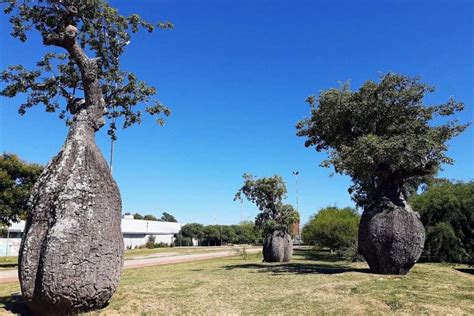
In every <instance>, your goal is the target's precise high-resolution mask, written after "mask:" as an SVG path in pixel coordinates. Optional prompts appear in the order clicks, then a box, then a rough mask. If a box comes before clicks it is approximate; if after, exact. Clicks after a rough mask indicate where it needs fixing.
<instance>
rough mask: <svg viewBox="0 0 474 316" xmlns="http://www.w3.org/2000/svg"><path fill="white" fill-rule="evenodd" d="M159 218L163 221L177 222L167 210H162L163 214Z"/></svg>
mask: <svg viewBox="0 0 474 316" xmlns="http://www.w3.org/2000/svg"><path fill="white" fill-rule="evenodd" d="M160 220H161V221H163V222H174V223H177V222H178V221H177V220H176V218H175V217H174V216H173V215H171V214H169V213H167V212H163V215H162V216H161V218H160Z"/></svg>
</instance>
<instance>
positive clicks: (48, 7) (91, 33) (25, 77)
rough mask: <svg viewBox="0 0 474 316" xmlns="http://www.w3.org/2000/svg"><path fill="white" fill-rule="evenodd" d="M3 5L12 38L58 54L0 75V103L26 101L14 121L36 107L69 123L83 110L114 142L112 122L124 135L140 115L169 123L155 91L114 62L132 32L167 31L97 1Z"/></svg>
mask: <svg viewBox="0 0 474 316" xmlns="http://www.w3.org/2000/svg"><path fill="white" fill-rule="evenodd" d="M3 5H4V12H5V13H6V14H7V15H9V17H10V20H9V21H10V23H11V25H12V32H11V35H12V36H13V37H14V38H17V39H19V40H20V41H22V42H25V41H27V39H28V34H29V32H30V31H33V30H34V31H36V32H38V33H39V34H40V36H41V37H42V40H43V44H44V45H46V46H55V47H59V48H62V49H65V52H64V51H57V50H52V51H51V52H48V53H46V54H45V55H44V56H43V57H42V58H40V59H39V60H38V62H37V63H36V68H35V69H27V68H26V67H24V66H23V65H12V66H9V67H8V68H7V69H6V70H4V71H2V72H1V73H0V80H1V81H3V82H4V83H5V84H6V86H5V88H3V89H2V90H0V95H2V96H5V97H14V96H16V95H18V94H22V93H25V94H26V95H27V98H26V101H25V102H24V103H23V104H21V105H20V107H19V109H18V112H19V113H20V114H21V115H23V114H25V113H26V111H27V110H28V109H29V108H32V107H34V106H37V105H40V104H42V105H44V107H45V110H46V112H57V113H58V114H59V117H60V118H61V119H65V120H66V122H67V123H70V122H71V121H72V118H73V117H71V115H72V116H74V115H75V114H76V113H77V112H78V111H79V109H81V108H90V109H89V111H90V112H91V111H92V112H94V113H95V112H97V113H96V116H99V117H100V119H101V120H103V118H107V119H109V131H108V133H109V135H110V136H111V137H112V138H114V139H115V137H116V135H115V131H116V129H117V122H116V119H118V118H122V119H123V124H122V127H123V128H127V127H129V126H131V125H133V124H136V123H140V122H141V117H142V112H143V111H144V112H146V113H148V114H150V115H152V116H156V117H158V118H157V121H158V123H159V124H161V125H162V124H163V123H164V121H163V118H162V117H161V116H159V114H164V115H166V116H168V115H169V114H170V110H169V109H168V108H167V107H165V106H164V105H163V104H162V103H161V102H159V101H158V100H156V99H154V98H153V96H154V95H155V93H156V89H155V88H154V87H152V86H149V85H148V84H147V83H145V82H144V81H141V80H139V79H138V78H137V76H136V75H135V74H134V73H132V72H129V71H125V70H123V69H122V68H121V67H120V56H121V55H122V54H123V52H124V51H125V48H126V47H127V45H129V44H130V42H131V35H132V34H133V33H136V32H138V31H139V29H145V30H146V31H148V32H153V31H154V30H155V29H156V28H157V27H158V28H162V29H169V28H172V27H173V25H172V24H171V23H169V22H159V23H150V22H147V21H145V20H143V19H142V18H141V17H140V16H139V15H138V14H132V15H130V16H123V15H121V14H119V12H118V10H117V9H115V8H112V7H111V6H109V4H108V3H107V2H106V1H104V0H90V1H83V0H48V1H44V0H43V1H42V0H40V1H18V0H7V1H4V3H3ZM86 54H90V55H91V56H92V58H89V57H88V56H87V55H86ZM97 103H100V104H97ZM140 104H144V108H143V109H142V108H140V107H139V105H140ZM101 107H102V108H101ZM101 125H103V123H100V124H99V126H98V127H99V128H100V126H101Z"/></svg>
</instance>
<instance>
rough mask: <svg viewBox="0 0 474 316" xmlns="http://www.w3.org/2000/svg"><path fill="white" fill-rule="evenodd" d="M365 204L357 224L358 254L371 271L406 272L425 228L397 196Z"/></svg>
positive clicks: (415, 257) (416, 256)
mask: <svg viewBox="0 0 474 316" xmlns="http://www.w3.org/2000/svg"><path fill="white" fill-rule="evenodd" d="M393 196H396V197H397V198H395V203H394V202H393V201H392V199H390V198H387V197H380V198H378V199H375V200H374V201H373V202H372V203H371V204H369V205H368V206H366V207H365V209H364V212H363V213H362V217H361V219H360V226H359V253H360V254H361V255H362V256H363V257H364V259H365V260H366V261H367V263H368V265H369V267H370V269H371V270H372V271H373V272H374V273H380V274H406V273H407V272H408V271H409V270H410V269H411V268H412V267H413V266H414V265H415V263H416V261H417V260H418V259H419V258H420V255H421V253H422V251H423V247H424V242H425V229H424V227H423V224H422V223H421V221H420V220H419V214H418V213H416V212H414V211H413V210H412V208H411V207H410V205H408V203H406V202H405V200H404V199H403V197H401V195H393V194H392V197H393Z"/></svg>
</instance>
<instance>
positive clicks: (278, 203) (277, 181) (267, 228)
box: [234, 174, 299, 262]
mask: <svg viewBox="0 0 474 316" xmlns="http://www.w3.org/2000/svg"><path fill="white" fill-rule="evenodd" d="M243 178H244V185H243V186H242V188H240V190H239V191H237V194H236V195H235V198H234V200H237V199H242V195H244V196H245V197H246V198H247V199H248V200H249V201H251V202H253V203H255V204H256V205H257V207H258V208H259V210H260V212H259V213H258V215H257V217H256V219H255V225H256V226H257V227H258V228H259V229H262V231H263V232H264V234H265V241H264V247H263V255H264V260H265V261H267V262H271V261H289V260H290V258H291V255H292V251H293V250H292V249H293V241H292V239H291V236H290V234H289V231H290V226H291V225H292V224H293V223H295V222H296V221H297V220H298V219H299V215H298V213H297V212H296V211H295V210H294V208H293V207H292V206H291V205H288V204H283V199H284V198H285V197H286V192H287V191H286V185H285V183H284V182H283V179H282V178H281V177H280V176H273V177H269V178H260V179H256V178H255V177H254V176H252V175H251V174H244V175H243Z"/></svg>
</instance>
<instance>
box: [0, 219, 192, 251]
mask: <svg viewBox="0 0 474 316" xmlns="http://www.w3.org/2000/svg"><path fill="white" fill-rule="evenodd" d="M183 225H184V224H183V223H171V222H158V221H145V220H138V219H126V218H123V219H122V224H121V226H122V235H123V242H124V245H125V248H132V249H133V248H135V247H138V246H143V245H145V244H146V242H147V241H148V237H149V236H150V235H153V236H155V242H156V243H160V242H162V243H166V244H168V245H169V244H171V243H173V241H174V237H173V236H174V234H177V233H179V231H180V229H181V227H182V226H183ZM24 227H25V222H24V221H21V222H20V223H13V224H12V226H10V229H9V230H10V232H12V233H11V234H12V235H16V236H15V237H13V238H9V242H8V244H9V245H8V246H9V247H8V255H9V256H18V252H19V250H20V242H21V239H20V238H18V237H17V236H18V235H19V232H21V231H23V229H24ZM6 249H7V239H6V238H0V257H1V256H5V255H6V253H7V251H6Z"/></svg>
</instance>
